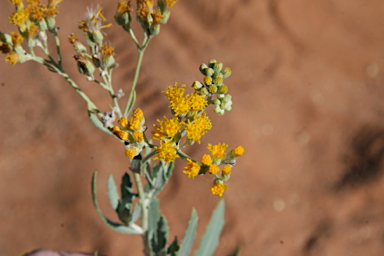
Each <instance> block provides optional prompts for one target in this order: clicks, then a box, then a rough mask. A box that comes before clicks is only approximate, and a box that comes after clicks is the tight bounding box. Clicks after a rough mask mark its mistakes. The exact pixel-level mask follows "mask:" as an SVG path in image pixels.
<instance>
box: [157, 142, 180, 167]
mask: <svg viewBox="0 0 384 256" xmlns="http://www.w3.org/2000/svg"><path fill="white" fill-rule="evenodd" d="M155 149H156V152H157V154H156V157H155V158H154V159H160V160H164V161H165V163H166V164H168V163H169V162H173V161H175V159H176V157H178V155H177V150H176V146H175V145H174V144H173V142H172V141H169V142H163V141H160V145H159V146H157V147H155Z"/></svg>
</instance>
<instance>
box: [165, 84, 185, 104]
mask: <svg viewBox="0 0 384 256" xmlns="http://www.w3.org/2000/svg"><path fill="white" fill-rule="evenodd" d="M184 87H185V84H183V85H181V87H178V86H177V83H175V85H173V86H172V85H170V86H168V87H167V90H166V91H162V93H164V94H165V96H167V98H168V100H169V102H171V103H172V102H173V101H174V100H177V99H179V98H181V97H183V95H184V92H185V89H184Z"/></svg>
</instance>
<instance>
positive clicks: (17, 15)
mask: <svg viewBox="0 0 384 256" xmlns="http://www.w3.org/2000/svg"><path fill="white" fill-rule="evenodd" d="M9 19H10V20H11V23H13V24H15V25H16V26H19V27H20V26H22V25H24V23H25V22H26V21H27V20H28V19H29V12H28V11H27V10H26V9H20V10H17V11H15V12H14V13H12V14H11V16H9Z"/></svg>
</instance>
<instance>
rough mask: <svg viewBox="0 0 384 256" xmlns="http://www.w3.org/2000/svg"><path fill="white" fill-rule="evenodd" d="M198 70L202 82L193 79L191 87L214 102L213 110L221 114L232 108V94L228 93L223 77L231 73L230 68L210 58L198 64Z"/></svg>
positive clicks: (211, 102) (210, 101)
mask: <svg viewBox="0 0 384 256" xmlns="http://www.w3.org/2000/svg"><path fill="white" fill-rule="evenodd" d="M200 72H201V73H202V74H203V75H204V81H203V83H201V82H199V81H195V82H194V83H193V84H192V87H193V88H194V89H195V90H196V91H199V93H200V94H201V95H208V96H209V97H208V102H209V103H210V104H214V108H213V110H214V111H215V112H216V113H217V114H219V115H223V114H224V112H225V111H230V110H231V109H232V96H231V95H229V94H228V86H226V85H225V84H224V79H226V78H227V77H229V76H230V75H231V69H230V68H228V67H227V68H223V63H221V62H218V61H216V60H210V61H209V62H208V65H207V64H204V63H203V64H201V65H200Z"/></svg>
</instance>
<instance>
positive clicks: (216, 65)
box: [213, 62, 223, 73]
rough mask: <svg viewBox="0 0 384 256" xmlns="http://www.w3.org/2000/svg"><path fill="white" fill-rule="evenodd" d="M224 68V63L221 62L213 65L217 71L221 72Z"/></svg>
mask: <svg viewBox="0 0 384 256" xmlns="http://www.w3.org/2000/svg"><path fill="white" fill-rule="evenodd" d="M222 69H223V63H221V62H216V63H215V64H214V65H213V70H214V71H215V73H219V72H220V71H221V70H222Z"/></svg>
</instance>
